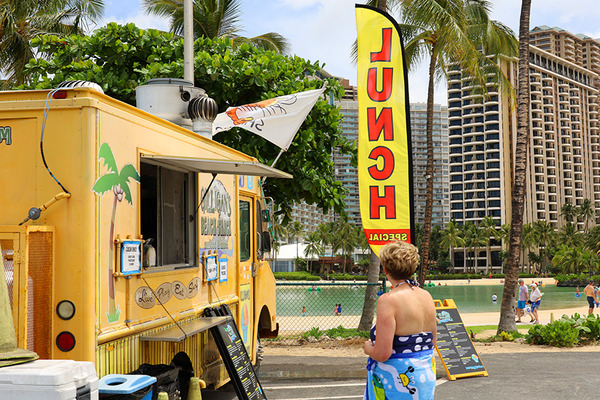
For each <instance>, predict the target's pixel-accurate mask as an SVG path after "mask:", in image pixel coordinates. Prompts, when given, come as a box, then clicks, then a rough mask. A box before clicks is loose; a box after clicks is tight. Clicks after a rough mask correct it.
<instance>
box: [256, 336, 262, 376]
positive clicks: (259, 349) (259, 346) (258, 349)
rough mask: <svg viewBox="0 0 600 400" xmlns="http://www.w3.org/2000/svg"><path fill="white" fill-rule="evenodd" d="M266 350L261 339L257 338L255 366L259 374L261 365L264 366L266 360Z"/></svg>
mask: <svg viewBox="0 0 600 400" xmlns="http://www.w3.org/2000/svg"><path fill="white" fill-rule="evenodd" d="M264 354H265V350H264V348H263V345H262V344H261V343H260V337H258V335H257V337H256V363H255V364H254V370H255V371H256V373H257V374H258V372H259V371H260V365H261V364H262V361H263V358H264Z"/></svg>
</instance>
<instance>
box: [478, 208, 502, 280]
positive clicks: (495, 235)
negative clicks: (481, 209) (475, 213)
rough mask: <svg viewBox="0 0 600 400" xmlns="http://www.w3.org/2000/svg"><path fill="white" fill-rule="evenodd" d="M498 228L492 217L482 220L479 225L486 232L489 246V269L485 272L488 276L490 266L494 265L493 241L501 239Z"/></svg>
mask: <svg viewBox="0 0 600 400" xmlns="http://www.w3.org/2000/svg"><path fill="white" fill-rule="evenodd" d="M496 226H497V223H496V220H494V219H493V218H492V217H490V216H486V217H484V218H483V220H481V222H480V223H479V227H480V228H482V229H483V231H484V232H485V237H486V244H487V249H486V255H487V258H488V259H487V267H486V271H485V273H486V275H487V274H489V273H490V266H491V265H492V251H491V242H492V239H494V240H499V239H500V233H499V232H498V230H497V229H496Z"/></svg>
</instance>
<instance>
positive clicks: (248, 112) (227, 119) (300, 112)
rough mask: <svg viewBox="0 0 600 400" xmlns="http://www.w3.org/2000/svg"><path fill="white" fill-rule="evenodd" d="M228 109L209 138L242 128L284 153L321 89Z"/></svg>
mask: <svg viewBox="0 0 600 400" xmlns="http://www.w3.org/2000/svg"><path fill="white" fill-rule="evenodd" d="M326 87H327V86H326V85H325V86H323V87H322V88H321V89H315V90H307V91H305V92H300V93H294V94H289V95H286V96H280V97H275V98H274V99H268V100H263V101H260V102H258V103H252V104H245V105H243V106H238V107H229V108H228V109H227V111H225V112H224V113H221V114H219V115H217V118H216V119H215V121H214V122H213V136H214V135H215V134H217V133H219V132H221V131H227V130H229V129H231V128H234V127H239V128H244V129H246V130H249V131H250V132H253V133H255V134H257V135H259V136H261V137H263V138H265V139H266V140H268V141H269V142H271V143H273V144H276V145H277V146H279V147H280V148H282V149H283V150H287V149H288V148H289V147H290V144H291V143H292V140H294V136H296V132H297V131H298V129H299V128H300V125H302V122H304V119H305V118H306V116H307V115H308V113H309V112H310V110H311V109H312V108H313V106H314V105H315V103H316V102H317V100H318V99H319V96H321V94H323V92H324V91H325V88H326Z"/></svg>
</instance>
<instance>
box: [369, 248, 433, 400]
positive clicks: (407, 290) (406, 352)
mask: <svg viewBox="0 0 600 400" xmlns="http://www.w3.org/2000/svg"><path fill="white" fill-rule="evenodd" d="M379 258H380V260H381V266H382V267H383V272H384V273H385V275H386V277H387V279H388V281H389V282H390V283H391V285H392V289H391V290H390V291H389V292H388V293H385V294H383V295H381V296H380V297H379V300H378V301H377V322H376V325H374V326H373V328H371V339H370V340H367V341H366V342H365V344H364V346H363V348H364V352H365V354H366V355H368V356H369V360H368V364H367V370H368V377H367V389H366V392H365V397H364V398H365V399H367V400H375V399H383V398H389V399H400V398H407V399H413V398H414V399H433V395H434V391H435V358H434V356H433V348H434V346H435V343H436V338H437V320H436V311H435V306H434V304H433V299H432V297H431V295H430V294H429V292H427V291H426V290H423V289H421V288H419V287H418V286H417V284H416V283H415V282H414V281H412V280H410V277H411V276H412V274H413V273H414V272H415V270H416V269H417V265H418V263H419V252H418V250H417V248H416V247H415V246H413V245H412V244H409V243H405V242H393V243H388V244H386V245H385V246H383V247H382V248H381V250H380V252H379Z"/></svg>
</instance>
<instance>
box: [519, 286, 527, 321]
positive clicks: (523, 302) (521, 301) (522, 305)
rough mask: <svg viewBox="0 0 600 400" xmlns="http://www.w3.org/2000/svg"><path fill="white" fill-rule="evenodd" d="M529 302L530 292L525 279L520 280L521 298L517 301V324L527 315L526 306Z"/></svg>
mask: <svg viewBox="0 0 600 400" xmlns="http://www.w3.org/2000/svg"><path fill="white" fill-rule="evenodd" d="M527 300H529V291H528V290H527V286H526V285H525V282H524V281H523V279H519V298H518V300H517V322H521V317H522V316H523V314H525V311H523V310H524V309H525V305H526V304H527Z"/></svg>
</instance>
